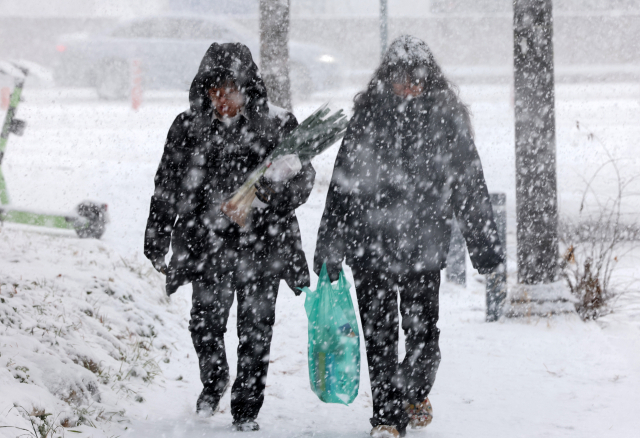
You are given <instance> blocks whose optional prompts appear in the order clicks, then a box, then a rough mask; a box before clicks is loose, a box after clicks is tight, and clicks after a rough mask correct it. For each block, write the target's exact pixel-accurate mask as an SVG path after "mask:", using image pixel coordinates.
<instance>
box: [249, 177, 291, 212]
mask: <svg viewBox="0 0 640 438" xmlns="http://www.w3.org/2000/svg"><path fill="white" fill-rule="evenodd" d="M255 186H256V190H257V191H256V197H257V198H258V199H259V200H260V201H262V202H264V203H265V204H268V205H270V206H272V207H275V206H276V205H278V204H280V203H282V202H283V201H284V196H283V194H284V191H285V189H286V183H281V182H275V181H272V180H270V179H268V178H265V177H264V176H261V177H260V179H259V180H258V182H257V183H256V184H255Z"/></svg>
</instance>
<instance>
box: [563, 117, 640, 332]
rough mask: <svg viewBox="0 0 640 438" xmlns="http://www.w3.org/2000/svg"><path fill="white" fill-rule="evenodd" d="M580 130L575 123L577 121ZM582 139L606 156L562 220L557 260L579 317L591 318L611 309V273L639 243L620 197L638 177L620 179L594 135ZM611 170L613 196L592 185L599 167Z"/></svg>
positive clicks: (615, 162)
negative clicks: (574, 213) (574, 210)
mask: <svg viewBox="0 0 640 438" xmlns="http://www.w3.org/2000/svg"><path fill="white" fill-rule="evenodd" d="M577 127H578V129H580V126H579V124H577ZM587 139H588V140H589V141H592V142H594V141H595V142H597V143H598V144H599V145H600V146H601V147H602V149H603V150H604V151H605V152H606V154H607V157H608V159H607V160H606V161H605V162H604V163H602V164H601V165H600V167H599V168H598V169H597V170H596V172H595V173H594V174H593V176H592V177H591V178H590V179H589V180H588V181H587V180H585V182H586V189H585V191H584V193H583V195H582V200H581V202H580V210H579V215H578V218H577V220H575V221H572V220H569V219H566V218H565V219H563V220H561V222H560V227H559V237H560V241H561V242H562V243H563V244H564V246H565V248H566V252H565V253H564V256H563V258H562V261H561V268H562V270H561V275H562V277H563V278H564V279H565V280H566V281H567V284H568V286H569V289H570V290H571V293H572V294H573V295H574V296H576V298H577V299H578V302H577V303H576V310H577V312H578V314H579V315H580V317H581V318H582V319H583V320H595V319H598V318H599V317H601V316H604V315H606V314H607V313H609V312H610V311H611V307H610V305H609V304H610V302H611V300H612V299H613V298H615V297H616V296H617V293H616V291H615V290H614V289H613V288H612V286H611V275H612V273H613V271H614V270H615V268H616V266H617V263H618V260H619V259H620V258H621V257H623V256H624V255H626V254H628V253H629V252H630V251H631V250H633V249H634V248H635V247H637V246H638V241H639V240H640V223H639V222H638V221H637V220H635V219H634V218H633V217H632V216H630V215H628V216H625V214H624V213H623V210H622V205H623V201H624V200H626V199H628V198H629V196H632V195H633V194H630V193H629V186H630V185H631V183H633V182H634V181H635V180H636V179H637V178H638V176H637V175H636V176H633V177H631V178H623V176H622V174H621V171H620V166H619V162H620V161H621V160H619V159H615V158H613V156H612V155H611V153H610V152H609V150H608V149H607V147H606V146H605V145H604V144H603V143H602V141H600V140H599V139H598V138H597V137H596V136H595V135H594V134H593V133H588V134H587ZM605 169H607V170H609V169H613V175H614V177H615V182H616V190H615V193H614V194H613V196H608V197H605V196H603V195H602V194H601V193H597V192H596V191H595V190H594V188H593V185H594V184H593V183H594V182H595V181H596V180H599V178H600V177H601V173H602V171H603V170H605Z"/></svg>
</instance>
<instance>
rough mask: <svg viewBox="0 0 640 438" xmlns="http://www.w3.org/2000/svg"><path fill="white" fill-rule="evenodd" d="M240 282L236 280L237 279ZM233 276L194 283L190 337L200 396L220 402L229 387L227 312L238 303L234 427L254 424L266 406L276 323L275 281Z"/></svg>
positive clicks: (272, 279) (262, 277)
mask: <svg viewBox="0 0 640 438" xmlns="http://www.w3.org/2000/svg"><path fill="white" fill-rule="evenodd" d="M238 277H240V275H238ZM243 277H248V278H247V279H246V280H244V281H243V280H238V279H237V278H236V275H235V274H234V273H233V272H231V273H227V274H224V275H221V276H219V277H217V278H212V279H208V280H207V281H206V282H194V283H193V299H192V301H193V306H192V309H191V321H190V322H189V331H191V339H192V340H193V345H194V347H195V349H196V352H197V354H198V361H199V363H200V380H202V384H203V385H204V389H203V391H204V392H206V393H208V394H209V395H211V396H212V397H213V399H214V400H218V401H219V400H220V397H222V394H223V392H224V389H225V387H226V386H227V384H228V383H229V364H228V363H227V355H226V351H225V345H224V334H225V332H226V331H227V319H228V318H229V309H230V308H231V304H232V303H233V296H234V292H235V294H236V295H237V297H238V327H237V329H238V338H239V340H240V343H239V344H238V370H237V376H236V380H235V382H234V383H233V387H232V388H231V415H233V419H234V422H244V421H249V420H254V419H255V418H256V417H257V416H258V412H259V411H260V408H261V407H262V403H263V401H264V388H265V383H266V380H267V371H268V368H269V350H270V348H271V336H272V334H273V324H274V322H275V308H276V297H277V295H278V286H279V284H280V278H279V276H259V275H252V276H244V275H243Z"/></svg>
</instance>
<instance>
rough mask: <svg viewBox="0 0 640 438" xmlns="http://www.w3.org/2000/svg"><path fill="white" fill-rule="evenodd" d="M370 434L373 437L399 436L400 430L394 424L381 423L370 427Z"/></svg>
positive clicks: (388, 437) (387, 437)
mask: <svg viewBox="0 0 640 438" xmlns="http://www.w3.org/2000/svg"><path fill="white" fill-rule="evenodd" d="M371 436H372V437H375V438H400V432H398V429H396V427H395V426H387V425H385V424H381V425H379V426H376V427H374V428H373V429H371Z"/></svg>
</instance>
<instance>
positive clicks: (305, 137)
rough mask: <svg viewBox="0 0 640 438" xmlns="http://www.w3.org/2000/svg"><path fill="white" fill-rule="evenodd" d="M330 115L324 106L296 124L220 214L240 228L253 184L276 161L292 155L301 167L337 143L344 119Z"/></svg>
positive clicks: (251, 198) (252, 195)
mask: <svg viewBox="0 0 640 438" xmlns="http://www.w3.org/2000/svg"><path fill="white" fill-rule="evenodd" d="M330 112H331V110H330V109H329V108H327V104H325V105H323V106H321V107H320V108H318V109H317V110H316V111H315V112H314V113H313V114H311V115H310V116H309V117H307V118H306V119H305V120H304V121H303V122H302V123H300V124H299V125H298V126H297V127H296V128H295V129H294V130H293V131H292V132H291V134H289V136H288V137H287V138H285V139H284V140H282V142H281V143H280V144H279V145H278V146H277V147H276V148H275V149H274V150H273V152H271V154H269V156H268V157H267V159H266V160H265V161H264V162H263V163H262V164H261V165H260V166H259V167H258V168H257V169H255V170H254V171H253V172H252V173H251V175H250V176H249V178H247V180H246V181H245V183H244V184H243V185H242V186H241V187H240V188H239V189H238V190H236V192H235V193H234V195H233V196H232V197H231V198H230V199H229V200H227V201H225V202H224V203H223V204H222V206H221V207H220V209H221V210H222V212H223V213H224V214H226V215H227V216H228V217H229V218H230V219H231V220H233V221H234V222H235V223H237V224H238V225H240V226H241V227H244V226H245V224H246V222H247V218H248V217H249V213H250V212H251V206H252V204H253V201H254V199H255V197H256V187H255V183H256V182H257V181H258V180H259V179H260V177H261V176H262V175H264V173H265V172H266V171H267V169H268V168H269V166H270V165H271V163H273V161H274V160H275V159H276V158H278V157H281V156H284V155H290V154H296V155H297V156H298V158H299V159H300V161H301V162H302V163H305V162H308V161H311V159H312V158H313V157H315V156H316V155H319V154H321V153H322V152H324V151H325V150H326V149H327V148H328V147H329V146H331V145H332V144H334V143H335V142H336V141H338V140H340V139H341V138H342V137H343V136H344V133H345V131H346V129H347V123H348V120H347V117H346V116H345V115H344V114H343V113H342V110H339V111H337V112H335V113H333V114H331V115H329V113H330Z"/></svg>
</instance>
